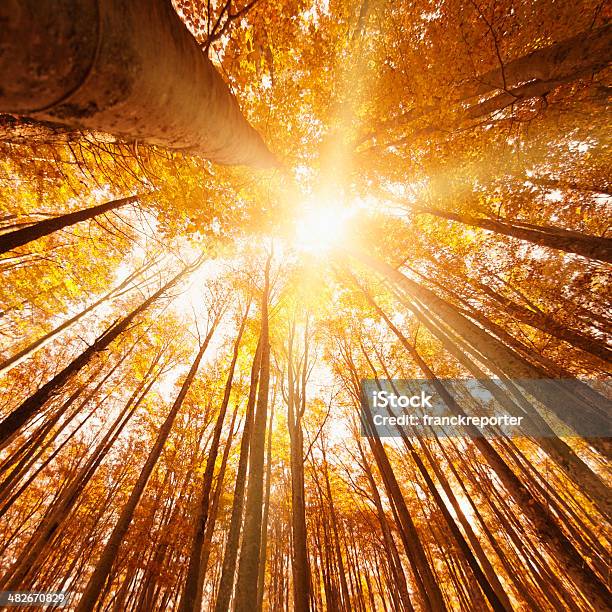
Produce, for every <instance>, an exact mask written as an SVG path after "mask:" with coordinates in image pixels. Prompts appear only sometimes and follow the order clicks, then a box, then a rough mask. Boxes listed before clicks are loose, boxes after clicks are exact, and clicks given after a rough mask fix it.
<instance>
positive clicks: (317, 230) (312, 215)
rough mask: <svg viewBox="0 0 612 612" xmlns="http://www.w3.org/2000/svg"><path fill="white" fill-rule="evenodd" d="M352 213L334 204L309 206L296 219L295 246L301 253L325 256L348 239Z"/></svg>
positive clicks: (324, 203) (323, 203)
mask: <svg viewBox="0 0 612 612" xmlns="http://www.w3.org/2000/svg"><path fill="white" fill-rule="evenodd" d="M351 216H352V213H351V211H350V210H349V209H348V208H346V207H342V206H339V205H337V204H334V203H332V202H320V203H317V204H314V205H308V206H306V207H305V208H304V212H303V214H302V215H301V216H299V217H298V218H297V219H296V223H295V246H296V248H297V249H299V250H301V251H308V252H311V253H315V254H316V253H319V254H324V253H327V252H329V251H330V250H332V249H334V248H337V247H339V246H341V245H342V243H343V242H345V240H346V238H347V222H348V220H349V219H350V217H351Z"/></svg>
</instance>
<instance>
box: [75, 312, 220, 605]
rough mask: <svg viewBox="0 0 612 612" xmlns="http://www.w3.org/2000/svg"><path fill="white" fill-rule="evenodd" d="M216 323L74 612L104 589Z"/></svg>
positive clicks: (192, 367)
mask: <svg viewBox="0 0 612 612" xmlns="http://www.w3.org/2000/svg"><path fill="white" fill-rule="evenodd" d="M217 322H218V321H215V323H213V325H212V326H211V328H210V330H209V332H208V334H207V335H206V338H205V339H204V342H203V343H202V345H201V346H200V349H199V351H198V354H197V355H196V358H195V359H194V361H193V363H192V364H191V368H190V370H189V372H188V374H187V376H186V377H185V380H184V381H183V385H182V386H181V390H180V391H179V394H178V396H177V398H176V400H175V401H174V404H172V408H171V409H170V412H169V413H168V416H167V417H166V420H165V421H164V423H163V424H162V426H161V427H160V429H159V433H158V434H157V438H156V439H155V443H154V444H153V448H151V452H150V453H149V456H148V457H147V461H146V463H145V465H144V467H143V468H142V471H141V473H140V476H139V477H138V480H137V481H136V484H135V485H134V488H133V489H132V492H131V493H130V497H129V499H128V501H127V502H126V504H125V506H124V507H123V509H122V511H121V514H120V516H119V518H118V519H117V523H116V524H115V527H114V529H113V532H112V533H111V535H110V537H109V539H108V541H107V542H106V545H105V547H104V550H103V551H102V554H101V555H100V559H99V560H98V564H97V565H96V569H95V570H94V573H93V574H92V576H91V578H90V579H89V582H88V583H87V586H86V587H85V589H84V591H83V595H82V597H81V599H80V601H79V604H78V606H77V608H76V610H77V612H89V611H90V610H93V609H95V605H96V601H97V600H98V597H99V595H100V592H101V591H102V589H103V588H104V585H105V583H106V581H107V579H108V576H109V574H110V572H111V569H112V566H113V563H114V562H115V559H116V557H117V552H118V551H119V546H120V545H121V542H122V541H123V538H124V536H125V534H126V532H127V530H128V527H129V526H130V522H131V521H132V517H133V515H134V510H135V509H136V506H137V505H138V502H139V501H140V498H141V497H142V494H143V492H144V490H145V487H146V485H147V482H148V480H149V477H150V476H151V473H152V472H153V468H154V467H155V465H156V464H157V460H158V459H159V456H160V454H161V452H162V449H163V447H164V444H165V443H166V440H167V439H168V436H169V434H170V431H171V429H172V425H173V424H174V419H175V418H176V415H177V413H178V411H179V409H180V408H181V406H182V405H183V401H184V400H185V397H186V395H187V392H188V391H189V387H190V386H191V383H192V382H193V381H194V379H195V377H196V374H197V372H198V368H199V367H200V362H201V361H202V357H204V352H205V351H206V348H207V347H208V344H209V343H210V339H211V338H212V335H213V333H214V331H215V327H216V324H217Z"/></svg>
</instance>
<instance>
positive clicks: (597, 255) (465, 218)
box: [414, 206, 612, 263]
mask: <svg viewBox="0 0 612 612" xmlns="http://www.w3.org/2000/svg"><path fill="white" fill-rule="evenodd" d="M414 209H415V210H416V212H417V213H425V214H429V215H434V216H436V217H440V218H442V219H448V220H449V221H456V222H457V223H463V224H464V225H470V226H472V227H480V228H482V229H485V230H489V231H491V232H495V233H497V234H503V235H505V236H512V237H513V238H519V239H521V240H526V241H527V242H531V243H533V244H537V245H539V246H545V247H549V248H551V249H557V250H559V251H565V252H566V253H575V254H576V255H582V256H583V257H588V258H589V259H596V260H599V261H605V262H608V263H612V240H611V239H610V238H600V237H599V236H591V235H589V234H582V233H580V232H574V231H570V230H566V229H563V228H560V227H550V226H546V225H531V224H528V223H522V222H518V221H511V220H509V219H503V220H498V219H482V218H477V217H472V216H471V215H467V214H463V213H458V212H450V211H446V210H442V209H440V208H434V207H430V206H415V207H414Z"/></svg>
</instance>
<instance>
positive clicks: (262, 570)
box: [257, 400, 274, 610]
mask: <svg viewBox="0 0 612 612" xmlns="http://www.w3.org/2000/svg"><path fill="white" fill-rule="evenodd" d="M273 423H274V400H272V404H271V406H270V419H269V422H268V451H267V456H266V489H265V495H264V508H263V516H262V519H261V552H260V553H259V574H258V576H257V597H258V598H259V599H258V600H257V609H258V610H261V609H262V607H263V596H264V589H265V586H266V559H267V556H268V518H269V516H270V491H271V488H272V425H273Z"/></svg>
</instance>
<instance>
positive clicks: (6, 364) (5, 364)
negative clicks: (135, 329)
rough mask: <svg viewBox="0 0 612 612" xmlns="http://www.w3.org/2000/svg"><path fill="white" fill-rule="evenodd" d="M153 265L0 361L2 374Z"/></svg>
mask: <svg viewBox="0 0 612 612" xmlns="http://www.w3.org/2000/svg"><path fill="white" fill-rule="evenodd" d="M152 265H153V264H152V263H149V264H146V265H144V266H142V267H141V268H140V269H138V270H136V271H135V272H133V273H132V274H130V275H129V276H128V277H127V278H126V279H125V280H123V281H122V282H121V283H119V284H118V285H117V286H116V287H113V288H112V289H111V290H110V291H109V292H108V293H106V294H105V295H104V296H102V297H101V298H100V299H99V300H96V301H95V302H93V303H92V304H90V305H89V306H86V307H85V308H84V309H83V310H81V312H79V313H77V314H76V315H74V317H70V319H67V320H66V321H64V322H63V323H60V324H59V325H58V326H57V327H56V328H55V329H53V330H51V331H50V332H48V333H46V334H45V335H44V336H41V337H40V338H38V340H35V341H34V342H31V343H30V344H28V346H26V347H25V348H23V349H22V350H20V351H19V352H18V353H15V354H14V355H13V356H12V357H9V358H8V359H5V360H4V361H2V362H0V375H1V374H4V373H5V372H8V371H9V370H10V369H12V368H14V367H16V366H17V365H19V364H20V363H21V362H23V361H24V360H25V359H27V358H28V357H30V356H31V355H33V354H34V353H35V352H36V351H38V350H40V349H41V348H43V347H45V346H46V345H47V344H49V342H51V341H52V340H54V339H55V338H57V336H59V335H60V334H61V333H62V332H63V331H64V330H66V329H68V328H69V327H70V326H71V325H74V324H75V323H77V322H78V321H80V320H81V319H82V318H83V317H84V316H86V315H87V314H89V313H90V312H92V311H93V310H95V309H96V308H97V307H98V306H100V304H104V303H105V302H107V301H108V300H110V299H111V298H115V297H118V296H119V295H120V294H121V293H122V292H123V290H125V289H126V288H127V287H128V286H129V285H130V283H131V282H132V281H133V280H134V279H136V278H137V277H138V276H140V275H142V274H143V273H144V272H145V271H146V270H148V269H149V268H150V267H151V266H152Z"/></svg>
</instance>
